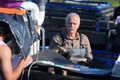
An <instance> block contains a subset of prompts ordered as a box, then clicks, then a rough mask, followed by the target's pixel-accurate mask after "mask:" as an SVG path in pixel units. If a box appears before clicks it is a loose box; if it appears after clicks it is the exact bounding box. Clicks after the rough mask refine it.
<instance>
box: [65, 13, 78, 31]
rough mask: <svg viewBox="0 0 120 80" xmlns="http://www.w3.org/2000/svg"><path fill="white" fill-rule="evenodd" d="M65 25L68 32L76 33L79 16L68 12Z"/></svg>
mask: <svg viewBox="0 0 120 80" xmlns="http://www.w3.org/2000/svg"><path fill="white" fill-rule="evenodd" d="M65 26H66V29H67V31H68V32H69V33H76V32H77V30H78V28H79V26H80V18H79V16H78V15H77V14H74V13H71V14H68V16H67V18H66V23H65Z"/></svg>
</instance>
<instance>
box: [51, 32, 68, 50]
mask: <svg viewBox="0 0 120 80" xmlns="http://www.w3.org/2000/svg"><path fill="white" fill-rule="evenodd" d="M49 48H50V49H51V50H53V51H55V52H65V51H66V50H65V48H64V47H63V46H62V38H61V36H60V34H56V35H55V36H53V38H52V39H51V41H50V44H49Z"/></svg>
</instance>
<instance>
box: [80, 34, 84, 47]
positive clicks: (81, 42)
mask: <svg viewBox="0 0 120 80" xmlns="http://www.w3.org/2000/svg"><path fill="white" fill-rule="evenodd" d="M82 47H83V46H82V34H80V48H82Z"/></svg>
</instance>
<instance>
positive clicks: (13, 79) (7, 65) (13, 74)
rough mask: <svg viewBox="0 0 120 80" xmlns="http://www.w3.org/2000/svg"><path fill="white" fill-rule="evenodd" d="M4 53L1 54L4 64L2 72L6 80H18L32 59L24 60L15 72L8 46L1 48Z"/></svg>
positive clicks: (0, 57)
mask: <svg viewBox="0 0 120 80" xmlns="http://www.w3.org/2000/svg"><path fill="white" fill-rule="evenodd" d="M0 50H1V51H2V52H1V54H0V59H1V62H2V71H3V75H4V77H5V79H6V80H17V79H18V77H19V76H20V74H21V72H22V70H23V68H24V66H25V64H27V63H28V62H30V61H31V60H32V58H31V57H28V58H27V59H26V61H25V60H24V59H22V60H21V61H20V63H19V64H18V66H17V67H16V68H15V69H14V70H13V69H12V64H11V55H12V54H11V50H10V48H9V47H8V46H2V47H0Z"/></svg>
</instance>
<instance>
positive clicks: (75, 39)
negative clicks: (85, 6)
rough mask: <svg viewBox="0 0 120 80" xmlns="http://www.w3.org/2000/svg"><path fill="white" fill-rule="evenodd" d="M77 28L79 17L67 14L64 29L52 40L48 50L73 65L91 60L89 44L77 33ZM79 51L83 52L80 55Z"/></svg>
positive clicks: (84, 37) (84, 36)
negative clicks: (62, 56)
mask: <svg viewBox="0 0 120 80" xmlns="http://www.w3.org/2000/svg"><path fill="white" fill-rule="evenodd" d="M79 26H80V17H79V15H78V14H76V13H69V14H68V15H67V17H66V20H65V28H66V29H65V30H64V31H63V32H61V33H58V34H56V35H55V36H54V37H53V38H52V40H51V42H50V45H49V48H50V49H52V50H53V51H55V52H58V53H62V55H64V56H65V57H66V58H68V59H69V60H71V61H72V62H74V63H80V64H81V63H82V62H84V63H89V62H90V61H91V60H92V59H93V56H92V54H91V47H90V42H89V40H88V37H87V36H86V35H85V34H79V33H78V32H77V30H78V28H79ZM82 49H84V50H85V51H83V50H82ZM81 50H82V51H83V52H82V53H81ZM76 52H77V53H76ZM79 53H80V54H79ZM77 54H78V55H77Z"/></svg>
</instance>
